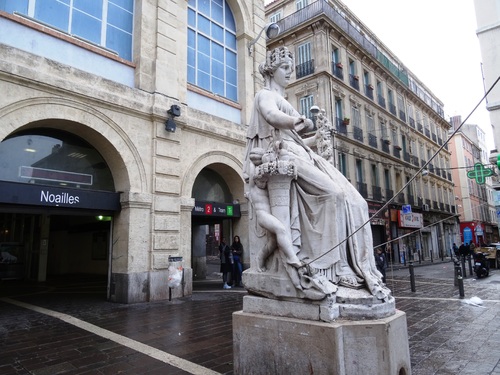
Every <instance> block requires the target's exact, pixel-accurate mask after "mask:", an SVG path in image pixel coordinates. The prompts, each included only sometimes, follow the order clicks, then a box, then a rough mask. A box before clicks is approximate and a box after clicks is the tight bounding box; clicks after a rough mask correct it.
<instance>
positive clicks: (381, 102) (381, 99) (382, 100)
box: [377, 94, 385, 108]
mask: <svg viewBox="0 0 500 375" xmlns="http://www.w3.org/2000/svg"><path fill="white" fill-rule="evenodd" d="M377 102H378V105H379V106H381V107H382V108H385V98H384V97H383V96H382V95H380V94H379V95H377Z"/></svg>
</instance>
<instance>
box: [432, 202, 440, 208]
mask: <svg viewBox="0 0 500 375" xmlns="http://www.w3.org/2000/svg"><path fill="white" fill-rule="evenodd" d="M432 208H433V209H435V210H439V203H438V202H436V201H432Z"/></svg>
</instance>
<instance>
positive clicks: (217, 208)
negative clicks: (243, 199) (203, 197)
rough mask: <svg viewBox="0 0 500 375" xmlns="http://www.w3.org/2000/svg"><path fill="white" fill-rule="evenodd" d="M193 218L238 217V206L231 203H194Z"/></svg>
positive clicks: (239, 214)
mask: <svg viewBox="0 0 500 375" xmlns="http://www.w3.org/2000/svg"><path fill="white" fill-rule="evenodd" d="M192 215H193V216H213V217H240V216H241V213H240V205H239V204H232V203H217V202H203V201H195V202H194V207H193V211H192Z"/></svg>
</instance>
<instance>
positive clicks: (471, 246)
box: [467, 241, 476, 256]
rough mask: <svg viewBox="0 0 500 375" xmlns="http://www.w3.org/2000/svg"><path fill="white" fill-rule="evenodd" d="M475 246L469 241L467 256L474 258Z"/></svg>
mask: <svg viewBox="0 0 500 375" xmlns="http://www.w3.org/2000/svg"><path fill="white" fill-rule="evenodd" d="M475 250H476V244H475V243H474V242H472V241H471V243H470V246H469V254H467V255H469V256H474V253H475V252H476V251H475Z"/></svg>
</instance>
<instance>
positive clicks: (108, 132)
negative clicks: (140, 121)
mask: <svg viewBox="0 0 500 375" xmlns="http://www.w3.org/2000/svg"><path fill="white" fill-rule="evenodd" d="M48 121H53V122H51V123H50V127H51V128H54V129H60V130H64V131H69V132H71V133H73V134H75V135H77V136H79V137H81V138H82V139H84V140H86V141H87V142H89V143H90V144H91V145H93V146H94V147H95V148H96V149H97V150H98V151H99V152H100V153H101V155H102V156H103V158H104V160H106V163H107V164H108V166H109V168H110V170H111V173H112V175H113V179H114V182H115V188H116V190H117V191H135V192H146V191H147V186H146V181H148V179H147V178H146V171H145V168H144V164H143V160H142V159H141V157H140V153H139V151H138V150H137V148H136V146H135V145H134V143H133V142H132V140H131V139H130V137H129V136H128V135H127V134H126V133H125V132H124V130H123V129H122V128H121V127H120V126H119V125H118V124H117V123H115V122H114V121H113V120H112V119H110V118H109V117H108V116H106V115H105V114H103V113H102V112H99V111H98V110H96V109H95V108H93V107H90V106H88V105H85V104H82V103H80V102H76V101H73V100H69V99H63V98H53V97H43V98H35V99H26V100H21V101H18V102H16V103H14V104H11V105H9V106H6V107H4V108H2V109H0V123H1V124H2V126H1V127H0V140H2V139H5V138H6V137H7V136H8V135H10V134H12V133H14V132H16V131H19V130H28V129H34V128H37V127H40V126H43V125H44V124H46V123H48Z"/></svg>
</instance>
